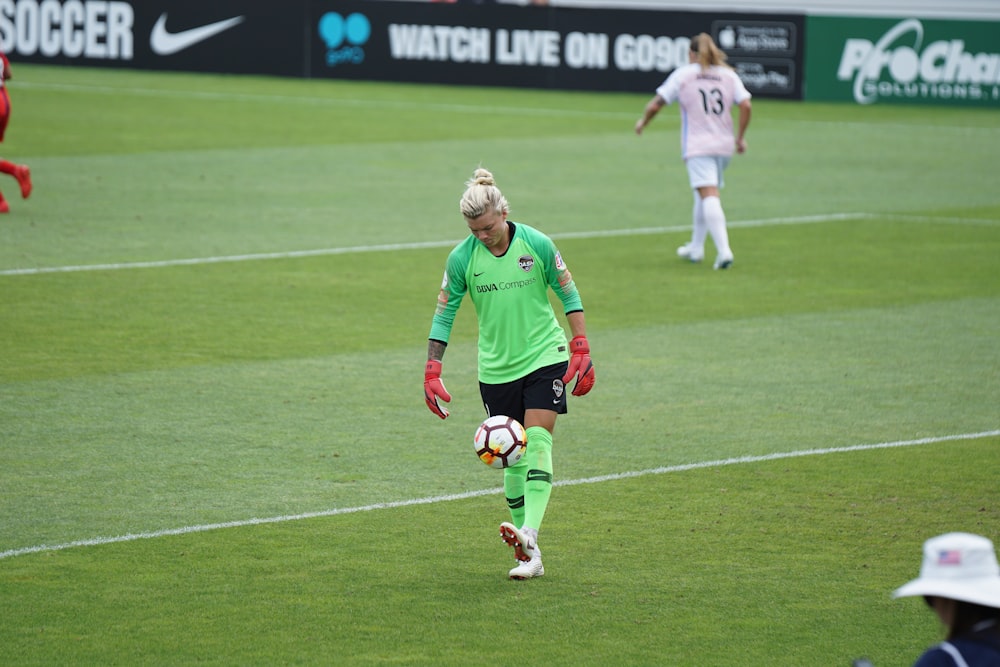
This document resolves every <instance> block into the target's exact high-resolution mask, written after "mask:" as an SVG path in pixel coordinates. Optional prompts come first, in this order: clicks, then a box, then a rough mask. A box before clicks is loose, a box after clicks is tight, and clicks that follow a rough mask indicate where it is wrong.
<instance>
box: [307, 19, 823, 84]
mask: <svg viewBox="0 0 1000 667" xmlns="http://www.w3.org/2000/svg"><path fill="white" fill-rule="evenodd" d="M311 11H312V15H311V18H312V22H313V25H314V26H315V30H316V35H317V36H318V37H319V39H318V40H316V41H315V42H313V49H312V54H311V72H310V75H311V76H314V77H329V78H339V79H374V80H388V81H409V82H425V83H448V84H467V85H468V84H471V85H485V86H494V85H495V86H514V87H532V88H560V89H576V90H609V91H631V92H651V91H652V90H653V89H654V88H656V86H657V85H659V84H660V82H661V81H662V80H663V79H664V78H666V76H667V74H669V73H670V72H671V71H672V70H673V69H675V68H676V67H678V66H679V65H682V64H684V63H686V62H687V52H688V44H689V38H690V37H691V36H692V35H694V34H696V33H698V32H702V31H704V32H708V33H710V34H711V35H712V36H713V38H714V39H715V40H716V42H717V43H719V45H720V46H721V47H722V48H723V50H725V51H726V52H727V54H728V55H729V56H730V62H731V64H732V65H733V66H734V67H735V68H736V70H737V71H738V72H739V73H740V75H741V76H742V77H743V78H744V81H745V83H746V84H747V87H748V88H749V89H750V91H751V92H752V93H754V94H757V95H761V96H765V97H784V98H795V99H801V97H802V60H803V56H802V53H803V45H802V41H803V26H804V19H803V17H802V16H792V15H780V16H773V15H762V14H736V13H734V14H718V13H702V12H673V11H632V10H611V9H579V8H558V9H557V8H553V7H540V6H529V7H522V6H515V5H469V4H448V3H413V2H381V1H373V0H326V1H325V2H324V1H322V0H314V2H312V4H311Z"/></svg>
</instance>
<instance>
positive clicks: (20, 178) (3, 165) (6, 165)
mask: <svg viewBox="0 0 1000 667" xmlns="http://www.w3.org/2000/svg"><path fill="white" fill-rule="evenodd" d="M0 59H2V60H3V71H2V73H0V141H3V137H4V133H5V132H6V131H7V123H8V121H10V95H9V94H8V93H7V81H8V80H9V79H10V61H9V60H7V54H5V53H3V52H0ZM0 172H2V173H4V174H9V175H11V176H13V177H14V178H16V179H17V183H18V185H20V186H21V197H23V198H24V199H27V198H28V196H29V195H30V194H31V170H30V169H28V166H27V165H24V164H14V163H13V162H10V161H9V160H5V159H3V158H0ZM9 212H10V204H8V203H7V200H6V199H4V196H3V193H0V213H9Z"/></svg>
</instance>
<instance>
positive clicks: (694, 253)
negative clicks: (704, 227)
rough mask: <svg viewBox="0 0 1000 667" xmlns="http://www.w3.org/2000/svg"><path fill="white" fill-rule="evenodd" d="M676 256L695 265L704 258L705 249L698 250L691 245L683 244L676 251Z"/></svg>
mask: <svg viewBox="0 0 1000 667" xmlns="http://www.w3.org/2000/svg"><path fill="white" fill-rule="evenodd" d="M677 256H678V257H680V258H681V259H686V260H687V261H689V262H694V263H696V264H697V263H698V262H700V261H701V260H703V259H704V258H705V249H704V248H701V249H698V248H695V247H694V245H693V244H691V243H685V244H684V245H682V246H681V247H679V248H678V249H677Z"/></svg>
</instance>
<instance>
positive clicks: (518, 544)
mask: <svg viewBox="0 0 1000 667" xmlns="http://www.w3.org/2000/svg"><path fill="white" fill-rule="evenodd" d="M500 539H501V540H503V541H504V544H506V545H507V546H511V547H514V558H516V559H518V560H519V561H521V562H522V563H526V562H528V561H529V560H531V559H532V558H533V557H534V555H535V551H536V550H537V545H536V543H535V537H534V535H531V534H530V533H529V532H528V531H527V530H522V529H518V528H515V527H514V524H512V523H508V522H507V521H504V522H503V523H501V524H500Z"/></svg>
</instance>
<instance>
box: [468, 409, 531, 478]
mask: <svg viewBox="0 0 1000 667" xmlns="http://www.w3.org/2000/svg"><path fill="white" fill-rule="evenodd" d="M472 444H473V446H474V447H475V448H476V456H478V457H479V460H480V461H482V462H483V463H485V464H486V465H488V466H490V467H492V468H509V467H510V466H512V465H514V464H515V463H517V462H518V461H520V460H521V457H522V456H524V452H525V450H526V449H527V448H528V435H527V433H525V430H524V427H523V426H521V423H520V422H518V421H517V420H516V419H514V418H512V417H506V416H504V415H494V416H492V417H488V418H487V419H486V420H485V421H484V422H483V423H482V424H480V425H479V428H477V429H476V434H475V435H474V436H473V438H472Z"/></svg>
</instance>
